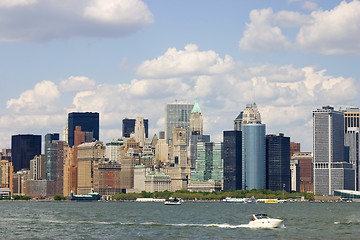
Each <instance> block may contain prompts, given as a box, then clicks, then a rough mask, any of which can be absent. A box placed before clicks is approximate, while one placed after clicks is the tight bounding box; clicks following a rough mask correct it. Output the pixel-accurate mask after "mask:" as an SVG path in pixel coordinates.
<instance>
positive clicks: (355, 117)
mask: <svg viewBox="0 0 360 240" xmlns="http://www.w3.org/2000/svg"><path fill="white" fill-rule="evenodd" d="M340 111H342V112H343V113H344V132H345V133H346V132H347V129H348V128H349V127H358V128H360V110H359V108H357V107H347V108H346V109H345V110H340Z"/></svg>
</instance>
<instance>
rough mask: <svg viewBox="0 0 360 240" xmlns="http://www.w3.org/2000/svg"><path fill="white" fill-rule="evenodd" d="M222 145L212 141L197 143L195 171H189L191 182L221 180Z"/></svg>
mask: <svg viewBox="0 0 360 240" xmlns="http://www.w3.org/2000/svg"><path fill="white" fill-rule="evenodd" d="M222 145H223V144H222V143H214V142H199V143H198V158H197V159H196V168H195V171H192V172H191V182H206V181H209V180H214V181H215V182H221V183H222V182H223V179H224V177H223V176H224V174H223V159H222Z"/></svg>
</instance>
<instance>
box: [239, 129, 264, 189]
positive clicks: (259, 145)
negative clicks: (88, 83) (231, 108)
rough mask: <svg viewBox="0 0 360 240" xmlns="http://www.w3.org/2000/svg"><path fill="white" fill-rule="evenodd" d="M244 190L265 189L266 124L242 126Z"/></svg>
mask: <svg viewBox="0 0 360 240" xmlns="http://www.w3.org/2000/svg"><path fill="white" fill-rule="evenodd" d="M242 188H243V189H244V190H251V189H265V124H260V123H248V124H243V126H242Z"/></svg>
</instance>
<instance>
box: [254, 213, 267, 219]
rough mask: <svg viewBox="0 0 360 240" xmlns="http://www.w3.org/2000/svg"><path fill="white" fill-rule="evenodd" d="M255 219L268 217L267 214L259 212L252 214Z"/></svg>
mask: <svg viewBox="0 0 360 240" xmlns="http://www.w3.org/2000/svg"><path fill="white" fill-rule="evenodd" d="M254 216H255V217H256V218H257V219H262V218H269V217H268V215H267V214H264V213H259V214H255V215H254Z"/></svg>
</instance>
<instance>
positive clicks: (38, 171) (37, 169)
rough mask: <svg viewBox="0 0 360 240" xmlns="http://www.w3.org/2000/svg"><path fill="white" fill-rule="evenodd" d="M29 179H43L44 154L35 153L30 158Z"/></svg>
mask: <svg viewBox="0 0 360 240" xmlns="http://www.w3.org/2000/svg"><path fill="white" fill-rule="evenodd" d="M29 178H30V179H32V180H41V179H45V155H43V154H42V155H36V156H35V157H34V158H33V159H31V160H30V176H29Z"/></svg>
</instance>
